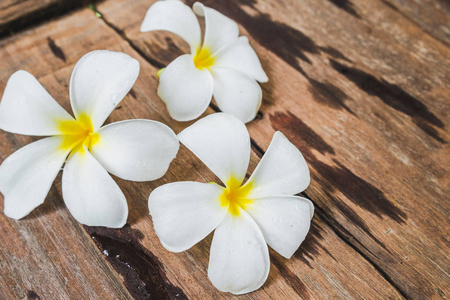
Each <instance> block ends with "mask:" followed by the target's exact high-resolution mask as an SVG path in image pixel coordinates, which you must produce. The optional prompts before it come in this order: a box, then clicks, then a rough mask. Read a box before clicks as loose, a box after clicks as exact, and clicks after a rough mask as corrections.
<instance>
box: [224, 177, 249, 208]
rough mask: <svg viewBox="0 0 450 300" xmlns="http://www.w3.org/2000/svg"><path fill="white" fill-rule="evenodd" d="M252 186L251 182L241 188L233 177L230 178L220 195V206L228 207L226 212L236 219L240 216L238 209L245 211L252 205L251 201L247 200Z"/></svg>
mask: <svg viewBox="0 0 450 300" xmlns="http://www.w3.org/2000/svg"><path fill="white" fill-rule="evenodd" d="M252 185H253V184H252V183H251V182H247V183H246V184H244V185H243V186H241V184H240V182H239V181H238V180H237V179H236V178H235V177H231V178H230V180H228V181H227V184H226V186H227V187H226V189H225V190H224V191H223V193H222V195H220V204H221V205H222V206H228V212H229V213H230V214H231V215H232V216H234V217H238V216H239V215H240V214H241V213H240V209H239V208H242V209H243V210H245V209H246V207H247V206H249V205H251V204H252V203H253V200H252V199H248V198H247V195H248V194H249V193H250V190H251V189H252Z"/></svg>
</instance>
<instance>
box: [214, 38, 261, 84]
mask: <svg viewBox="0 0 450 300" xmlns="http://www.w3.org/2000/svg"><path fill="white" fill-rule="evenodd" d="M214 65H215V66H217V67H227V68H232V69H235V70H238V71H241V72H242V73H244V74H247V75H248V76H250V77H251V78H253V79H255V80H257V81H259V82H266V81H267V80H269V79H268V78H267V75H266V73H265V72H264V70H263V68H262V67H261V63H260V61H259V59H258V56H257V55H256V53H255V50H253V48H252V47H251V46H250V44H249V43H248V38H247V37H245V36H241V37H239V38H238V39H237V40H236V41H235V42H233V43H231V44H229V45H227V46H226V47H224V48H222V49H221V50H220V51H218V52H217V53H216V54H215V61H214Z"/></svg>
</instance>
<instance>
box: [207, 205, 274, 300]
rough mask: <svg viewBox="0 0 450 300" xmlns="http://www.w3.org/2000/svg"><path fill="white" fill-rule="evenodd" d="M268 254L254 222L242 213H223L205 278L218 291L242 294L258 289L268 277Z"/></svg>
mask: <svg viewBox="0 0 450 300" xmlns="http://www.w3.org/2000/svg"><path fill="white" fill-rule="evenodd" d="M269 269H270V261H269V251H268V248H267V245H266V242H265V240H264V237H263V235H262V233H261V231H260V229H259V228H258V226H257V225H256V223H255V221H253V220H252V218H251V217H250V216H249V215H248V214H247V213H246V212H245V211H244V210H241V215H240V216H239V217H238V218H236V217H233V216H231V215H230V214H226V216H225V218H224V220H223V221H222V223H220V225H219V226H218V227H217V229H216V231H215V232H214V237H213V241H212V244H211V251H210V257H209V267H208V276H209V279H210V280H211V282H212V283H213V285H214V286H215V287H216V288H218V289H219V290H220V291H222V292H231V293H234V294H245V293H248V292H252V291H254V290H256V289H258V288H259V287H261V286H262V285H263V284H264V282H265V281H266V279H267V276H268V275H269Z"/></svg>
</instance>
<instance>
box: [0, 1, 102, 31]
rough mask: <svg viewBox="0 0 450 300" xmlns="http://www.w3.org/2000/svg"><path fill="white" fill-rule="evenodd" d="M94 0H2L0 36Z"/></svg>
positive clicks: (0, 4) (0, 3)
mask: <svg viewBox="0 0 450 300" xmlns="http://www.w3.org/2000/svg"><path fill="white" fill-rule="evenodd" d="M92 2H95V1H87V0H39V1H35V0H3V1H1V2H0V36H2V35H5V34H12V33H14V32H15V31H16V30H18V29H20V28H21V27H23V26H30V25H31V24H33V23H34V22H39V21H46V20H49V19H50V18H51V17H54V16H57V15H58V14H61V13H64V12H66V11H69V10H71V9H73V8H75V7H80V6H83V5H88V3H92Z"/></svg>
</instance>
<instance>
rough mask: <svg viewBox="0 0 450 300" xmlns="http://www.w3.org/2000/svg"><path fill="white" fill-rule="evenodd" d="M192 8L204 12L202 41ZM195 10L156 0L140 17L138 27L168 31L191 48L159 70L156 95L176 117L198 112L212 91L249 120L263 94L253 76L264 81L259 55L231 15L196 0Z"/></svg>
mask: <svg viewBox="0 0 450 300" xmlns="http://www.w3.org/2000/svg"><path fill="white" fill-rule="evenodd" d="M193 11H194V12H195V13H196V14H197V15H198V16H201V17H205V23H206V24H205V35H204V38H203V43H202V38H201V30H200V25H199V22H198V20H197V17H196V15H195V14H194V12H193ZM193 11H192V10H191V9H190V8H189V7H188V6H187V5H185V4H183V3H182V2H181V1H178V0H168V1H158V2H156V3H154V4H153V5H152V6H151V7H150V8H149V9H148V11H147V14H146V15H145V18H144V21H143V22H142V25H141V31H142V32H145V31H152V30H167V31H170V32H172V33H175V34H177V35H179V36H180V37H181V38H183V39H184V40H185V41H186V42H187V43H188V44H189V46H190V48H191V54H185V55H181V56H180V57H178V58H176V59H175V60H174V61H173V62H171V63H170V64H169V65H168V66H167V68H165V69H164V70H163V72H162V73H160V83H159V87H158V95H159V97H161V99H162V100H163V101H164V102H165V103H166V104H167V109H168V110H169V113H170V115H171V116H172V118H174V119H175V120H177V121H189V120H193V119H195V118H197V117H199V116H200V115H201V114H202V113H203V112H204V111H205V110H206V108H207V107H208V105H209V103H210V101H211V97H212V96H213V95H214V99H215V100H216V102H217V105H218V106H219V108H220V109H221V110H222V111H223V112H226V113H230V114H233V115H235V116H236V117H238V118H239V119H241V120H242V121H243V122H249V121H251V120H253V119H254V118H255V116H256V113H257V112H258V109H259V107H260V105H261V99H262V92H261V88H260V86H259V84H258V83H257V81H259V82H266V81H267V80H268V78H267V75H266V73H264V70H263V69H262V67H261V63H260V62H259V59H258V56H257V55H256V53H255V51H254V50H253V49H252V47H251V46H250V44H249V43H248V38H247V37H245V36H239V28H238V26H237V24H236V23H235V22H234V21H233V20H231V19H230V18H228V17H226V16H224V15H223V14H221V13H219V12H218V11H216V10H214V9H212V8H209V7H205V6H204V5H203V4H201V3H198V2H196V3H195V4H194V6H193Z"/></svg>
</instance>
